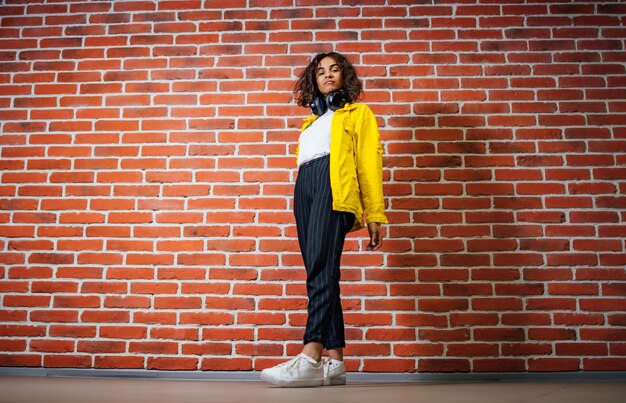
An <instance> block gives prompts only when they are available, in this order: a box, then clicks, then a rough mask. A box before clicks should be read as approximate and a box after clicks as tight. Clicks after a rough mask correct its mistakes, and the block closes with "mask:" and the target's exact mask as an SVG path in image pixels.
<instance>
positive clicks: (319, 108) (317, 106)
mask: <svg viewBox="0 0 626 403" xmlns="http://www.w3.org/2000/svg"><path fill="white" fill-rule="evenodd" d="M311 110H312V111H313V113H314V114H316V115H317V116H322V115H323V114H324V113H325V112H326V100H325V99H323V98H322V97H315V98H314V99H313V102H311Z"/></svg>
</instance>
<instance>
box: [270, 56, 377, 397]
mask: <svg viewBox="0 0 626 403" xmlns="http://www.w3.org/2000/svg"><path fill="white" fill-rule="evenodd" d="M361 89H362V87H361V83H360V81H359V78H358V76H357V73H356V71H355V69H354V67H353V66H352V64H351V63H350V62H349V61H348V60H347V59H346V58H345V57H344V56H343V55H341V54H339V53H335V52H330V53H321V54H318V55H317V56H315V57H314V58H313V60H312V61H311V62H310V63H309V64H308V66H307V67H306V68H305V69H304V71H303V72H302V74H301V76H300V78H299V79H298V81H297V83H296V87H295V90H294V94H295V95H296V98H297V101H298V105H300V106H307V107H308V106H310V107H311V108H312V110H313V113H314V114H315V115H314V116H311V117H309V118H306V119H305V120H304V124H303V126H302V131H301V134H300V138H299V140H298V148H297V150H296V160H297V166H298V178H297V180H296V186H295V193H294V215H295V218H296V227H297V232H298V243H299V245H300V250H301V253H302V257H303V260H304V266H305V268H306V271H307V281H306V285H307V294H308V300H309V302H308V308H307V311H308V317H307V324H306V330H305V334H304V341H303V344H304V348H303V350H302V352H301V353H300V354H299V355H298V356H296V357H295V358H293V359H291V360H289V361H287V362H285V363H282V364H279V365H277V366H275V367H272V368H267V369H265V370H263V371H262V372H261V378H262V379H263V380H265V381H267V382H270V383H272V384H275V385H279V386H287V387H298V386H321V385H342V384H345V383H346V369H345V366H344V364H343V347H345V339H344V324H343V314H342V308H341V302H340V297H339V279H340V268H339V262H340V258H341V252H342V249H343V244H344V240H345V237H346V235H347V233H348V232H351V231H356V230H358V229H361V228H363V227H364V226H366V225H367V229H368V231H369V236H370V242H369V244H368V245H367V250H370V251H374V250H377V249H379V248H380V247H381V246H382V235H381V224H382V223H387V218H386V217H385V213H384V202H383V191H382V147H381V144H380V136H379V133H378V126H377V123H376V118H375V116H374V114H373V113H372V111H371V110H370V108H369V107H368V106H367V105H364V104H357V103H354V101H356V100H357V99H358V98H359V96H360V94H361ZM364 214H365V216H366V220H364V218H363V215H364ZM324 348H326V349H327V351H328V355H329V357H330V358H329V359H328V360H325V361H324V362H321V357H322V352H323V350H324Z"/></svg>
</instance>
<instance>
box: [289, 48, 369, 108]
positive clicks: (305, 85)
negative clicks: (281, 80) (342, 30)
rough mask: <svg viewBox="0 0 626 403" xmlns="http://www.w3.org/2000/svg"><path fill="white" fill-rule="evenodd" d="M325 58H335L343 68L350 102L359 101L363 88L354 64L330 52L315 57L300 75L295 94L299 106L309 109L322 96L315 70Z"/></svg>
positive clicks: (339, 54)
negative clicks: (314, 100) (316, 98)
mask: <svg viewBox="0 0 626 403" xmlns="http://www.w3.org/2000/svg"><path fill="white" fill-rule="evenodd" d="M325 57H331V58H333V59H334V60H335V61H336V62H337V64H338V65H339V67H340V68H341V72H342V73H343V90H344V92H345V93H346V96H347V97H348V101H349V102H354V101H356V100H357V99H359V96H360V95H361V92H362V91H363V86H362V85H361V81H360V80H359V77H358V76H357V74H356V70H355V69H354V66H352V63H350V61H349V60H348V59H347V58H346V57H345V56H344V55H342V54H341V53H337V52H328V53H319V54H318V55H317V56H315V57H314V58H313V59H312V60H311V61H310V62H309V64H308V65H307V66H306V68H305V69H304V71H303V72H302V73H301V74H300V77H299V78H298V81H296V85H295V88H294V90H293V93H294V95H295V98H296V101H297V102H298V105H300V106H306V107H308V106H309V105H311V102H313V99H315V97H317V96H322V93H321V92H320V90H319V89H318V88H317V81H316V79H315V70H316V69H317V65H318V64H319V63H320V62H321V61H322V59H324V58H325Z"/></svg>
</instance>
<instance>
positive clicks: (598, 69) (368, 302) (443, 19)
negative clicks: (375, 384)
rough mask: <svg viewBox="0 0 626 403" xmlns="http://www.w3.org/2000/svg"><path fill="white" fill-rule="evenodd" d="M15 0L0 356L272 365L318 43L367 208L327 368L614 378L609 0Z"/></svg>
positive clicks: (617, 213) (619, 160)
mask: <svg viewBox="0 0 626 403" xmlns="http://www.w3.org/2000/svg"><path fill="white" fill-rule="evenodd" d="M40 3H43V1H41V2H37V1H10V0H9V1H5V2H4V5H3V6H0V14H1V19H0V33H1V39H0V60H1V61H0V71H1V72H0V115H1V119H2V121H1V122H0V124H1V129H2V136H1V138H0V144H1V147H2V150H1V162H0V167H1V171H0V175H1V176H0V177H1V182H0V207H1V212H0V236H1V238H0V277H1V278H2V281H1V282H0V289H1V306H2V309H1V310H0V365H2V366H19V367H21V366H27V367H89V368H146V369H166V370H167V369H172V370H174V369H176V370H251V369H255V370H259V369H262V368H264V367H266V366H268V365H270V364H274V363H276V362H279V361H283V360H284V359H285V357H289V356H292V355H294V354H296V353H298V352H299V348H300V346H301V341H300V340H301V337H302V334H303V324H304V321H305V317H306V315H305V308H306V297H305V295H306V294H305V286H304V269H303V267H302V262H301V258H300V255H299V250H298V246H297V239H296V237H295V227H294V220H293V215H292V212H291V208H292V204H293V200H292V191H293V181H294V176H295V173H296V172H295V169H294V166H295V160H294V157H293V152H294V150H295V146H296V141H297V138H298V129H299V126H300V123H301V119H302V118H303V117H305V116H306V115H307V114H308V113H309V111H307V110H306V109H304V108H299V107H297V106H295V105H294V103H293V101H292V95H291V89H292V86H293V83H294V81H295V79H296V76H297V74H298V72H299V71H300V69H301V68H302V66H303V65H304V64H305V63H306V62H307V60H309V58H310V57H311V56H312V55H314V54H315V53H317V52H320V51H328V50H337V51H339V52H343V53H345V54H347V55H348V56H349V57H350V58H351V59H352V61H353V62H354V64H355V65H356V67H357V69H358V71H359V74H360V76H361V78H362V79H363V82H364V87H365V98H364V99H363V102H366V103H368V104H369V105H370V106H371V107H372V109H373V110H374V112H375V113H376V115H377V116H378V120H379V124H380V127H381V135H382V139H383V142H384V147H385V151H386V154H385V157H384V163H385V169H384V176H385V193H386V203H387V206H388V210H387V211H388V217H389V219H390V221H391V224H390V225H388V226H386V227H385V233H386V238H385V242H384V246H383V251H382V253H368V252H366V251H365V245H366V237H365V236H366V233H365V232H364V231H360V232H358V233H356V234H352V235H351V236H350V237H349V239H348V240H347V244H346V248H345V249H346V251H345V254H344V257H343V274H342V276H343V277H342V280H343V282H342V295H343V303H344V306H345V320H346V326H347V338H348V341H347V342H348V347H347V349H346V355H347V364H348V368H349V370H351V371H357V370H358V371H392V372H403V371H420V372H431V371H435V372H446V371H474V372H481V371H575V370H625V369H626V342H625V340H626V312H625V311H626V298H624V295H625V293H626V272H625V269H624V266H625V264H626V253H625V245H624V239H625V236H624V235H625V234H626V225H625V224H624V221H625V218H626V211H625V209H624V208H625V207H626V198H625V197H624V196H623V193H624V191H625V190H626V182H625V180H624V179H625V177H626V169H625V168H624V164H625V163H626V154H625V152H624V150H626V140H625V138H626V114H624V112H625V111H626V101H625V100H626V74H625V63H626V52H625V40H624V38H626V29H625V28H624V25H625V21H626V5H625V4H618V2H605V3H603V4H596V3H597V2H584V1H577V2H575V3H574V4H572V3H570V2H567V3H561V2H558V1H545V2H542V1H531V0H529V1H527V2H524V1H509V2H495V1H487V0H486V1H481V2H477V1H462V2H449V1H437V2H435V3H436V4H430V3H431V2H425V3H428V4H423V5H421V4H416V3H420V2H414V1H409V0H388V1H387V2H385V1H383V0H374V1H358V2H357V1H351V0H349V1H346V2H345V3H347V4H345V5H340V1H339V0H325V1H317V0H316V1H313V0H307V1H305V0H284V1H281V0H271V1H270V0H249V1H244V0H239V1H229V0H225V1H208V2H207V1H160V2H158V4H157V3H156V2H151V1H116V2H111V1H108V2H88V1H73V2H66V1H47V2H46V3H45V4H40ZM422 3H423V2H422ZM463 3H465V4H463ZM503 3H505V4H503ZM223 7H224V8H223Z"/></svg>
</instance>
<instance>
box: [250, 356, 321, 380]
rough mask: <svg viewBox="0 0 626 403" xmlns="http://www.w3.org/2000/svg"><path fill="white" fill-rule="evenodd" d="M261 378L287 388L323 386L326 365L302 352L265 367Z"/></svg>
mask: <svg viewBox="0 0 626 403" xmlns="http://www.w3.org/2000/svg"><path fill="white" fill-rule="evenodd" d="M261 379H263V380H264V381H265V382H269V383H271V384H274V385H278V386H283V387H287V388H298V387H306V386H322V384H323V383H324V365H323V364H322V362H317V361H315V360H314V359H313V358H311V357H309V356H308V355H306V354H303V353H300V354H298V355H297V356H296V357H295V358H292V359H291V360H289V361H287V362H283V363H282V364H278V365H276V366H273V367H271V368H266V369H264V370H263V371H261Z"/></svg>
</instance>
